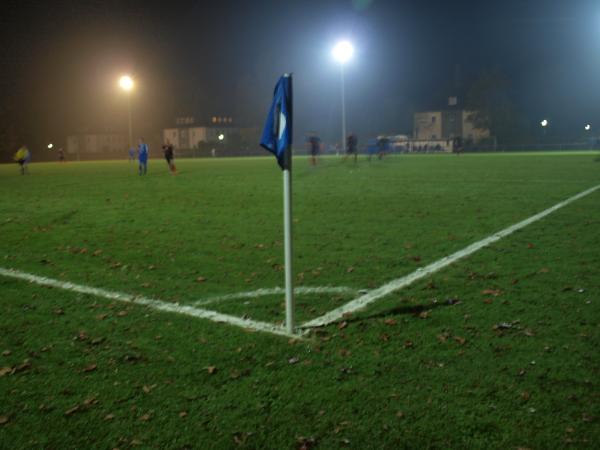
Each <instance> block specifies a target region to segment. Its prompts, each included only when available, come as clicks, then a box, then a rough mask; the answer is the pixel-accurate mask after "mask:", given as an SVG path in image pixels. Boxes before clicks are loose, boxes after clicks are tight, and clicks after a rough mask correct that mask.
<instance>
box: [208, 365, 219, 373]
mask: <svg viewBox="0 0 600 450" xmlns="http://www.w3.org/2000/svg"><path fill="white" fill-rule="evenodd" d="M206 371H207V372H208V373H209V374H210V375H213V374H215V373H217V368H216V367H215V366H208V367H207V368H206Z"/></svg>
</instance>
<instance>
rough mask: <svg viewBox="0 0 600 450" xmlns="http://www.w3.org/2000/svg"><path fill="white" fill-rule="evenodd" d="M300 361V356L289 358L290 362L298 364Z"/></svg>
mask: <svg viewBox="0 0 600 450" xmlns="http://www.w3.org/2000/svg"><path fill="white" fill-rule="evenodd" d="M298 361H300V358H298V357H296V356H294V357H293V358H290V359H288V363H289V364H296V363H297V362H298Z"/></svg>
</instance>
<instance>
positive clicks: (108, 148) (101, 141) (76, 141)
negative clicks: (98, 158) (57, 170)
mask: <svg viewBox="0 0 600 450" xmlns="http://www.w3.org/2000/svg"><path fill="white" fill-rule="evenodd" d="M127 147H128V143H127V136H125V135H122V134H116V133H81V134H74V135H71V136H67V153H68V154H71V155H77V156H83V155H88V156H89V155H100V154H103V155H106V154H115V156H116V155H117V154H118V153H120V154H125V153H126V151H127Z"/></svg>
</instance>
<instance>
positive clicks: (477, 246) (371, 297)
mask: <svg viewBox="0 0 600 450" xmlns="http://www.w3.org/2000/svg"><path fill="white" fill-rule="evenodd" d="M598 189H600V185H597V186H594V187H592V188H590V189H587V190H585V191H583V192H580V193H579V194H577V195H574V196H573V197H570V198H568V199H566V200H563V201H562V202H560V203H557V204H556V205H554V206H552V207H550V208H548V209H546V210H544V211H542V212H540V213H538V214H536V215H534V216H531V217H530V218H528V219H525V220H523V221H521V222H519V223H516V224H514V225H511V226H510V227H508V228H505V229H503V230H501V231H499V232H497V233H495V234H492V235H491V236H488V237H487V238H485V239H482V240H480V241H478V242H475V243H473V244H471V245H469V246H468V247H465V248H463V249H462V250H459V251H457V252H455V253H452V254H451V255H448V256H445V257H444V258H442V259H439V260H437V261H435V262H433V263H431V264H429V265H428V266H425V267H421V268H419V269H417V270H416V271H414V272H412V273H410V274H408V275H406V276H404V277H401V278H397V279H395V280H392V281H390V282H388V283H386V284H384V285H383V286H381V287H379V288H377V289H373V290H371V291H369V292H367V293H366V294H363V295H361V296H360V297H357V298H356V299H354V300H352V301H350V302H348V303H346V304H345V305H342V306H340V307H339V308H336V309H334V310H332V311H329V312H328V313H326V314H324V315H322V316H320V317H317V318H315V319H313V320H310V321H308V322H306V323H304V324H302V325H301V328H314V327H322V326H325V325H329V324H331V323H334V322H337V321H338V320H340V319H341V318H342V317H344V316H345V315H346V314H351V313H354V312H356V311H359V310H361V309H363V308H365V307H366V306H368V305H370V304H371V303H373V302H375V301H377V300H379V299H381V298H383V297H386V296H387V295H389V294H391V293H392V292H395V291H397V290H399V289H402V288H404V287H406V286H408V285H410V284H412V283H414V282H415V281H417V280H420V279H421V278H425V277H427V276H429V275H431V274H433V273H435V272H437V271H439V270H441V269H443V268H444V267H447V266H449V265H450V264H452V263H454V262H456V261H458V260H459V259H462V258H464V257H466V256H469V255H471V254H473V253H475V252H477V251H478V250H481V249H482V248H484V247H487V246H488V245H490V244H492V243H494V242H496V241H499V240H500V239H502V238H504V237H506V236H508V235H510V234H512V233H514V232H515V231H517V230H520V229H521V228H525V227H526V226H527V225H530V224H532V223H534V222H537V221H538V220H541V219H543V218H544V217H546V216H547V215H549V214H552V213H553V212H554V211H556V210H558V209H560V208H563V207H564V206H567V205H568V204H570V203H573V202H574V201H577V200H579V199H581V198H583V197H585V196H587V195H589V194H591V193H592V192H594V191H596V190H598Z"/></svg>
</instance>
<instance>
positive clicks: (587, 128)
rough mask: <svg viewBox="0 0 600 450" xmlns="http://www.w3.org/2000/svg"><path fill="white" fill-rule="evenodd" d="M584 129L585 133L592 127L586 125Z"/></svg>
mask: <svg viewBox="0 0 600 450" xmlns="http://www.w3.org/2000/svg"><path fill="white" fill-rule="evenodd" d="M584 128H585V131H590V130H591V129H592V126H591V125H590V124H589V123H588V124H587V125H586V126H585V127H584Z"/></svg>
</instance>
